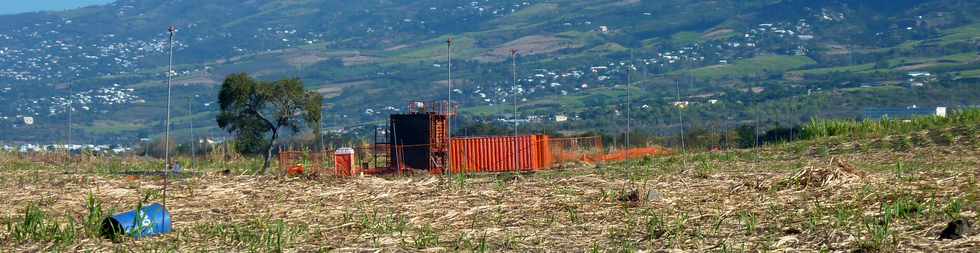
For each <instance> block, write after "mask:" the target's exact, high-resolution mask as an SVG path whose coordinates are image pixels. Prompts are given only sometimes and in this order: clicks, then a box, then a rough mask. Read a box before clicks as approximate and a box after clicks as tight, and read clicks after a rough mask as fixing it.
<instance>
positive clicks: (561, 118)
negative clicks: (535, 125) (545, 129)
mask: <svg viewBox="0 0 980 253" xmlns="http://www.w3.org/2000/svg"><path fill="white" fill-rule="evenodd" d="M565 121H568V116H565V115H555V122H565Z"/></svg>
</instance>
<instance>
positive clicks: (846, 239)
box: [0, 142, 980, 252]
mask: <svg viewBox="0 0 980 253" xmlns="http://www.w3.org/2000/svg"><path fill="white" fill-rule="evenodd" d="M793 145H823V146H829V147H830V149H831V150H829V151H819V152H818V151H814V149H794V146H793ZM849 146H850V145H837V144H817V143H813V142H808V143H802V144H788V145H783V146H779V147H773V148H767V149H763V150H742V151H731V152H726V153H698V154H688V155H677V156H671V157H665V158H653V159H642V160H637V161H631V162H628V163H623V164H610V165H604V166H598V167H596V166H584V165H583V166H576V167H575V168H573V169H567V170H554V171H546V172H539V173H536V174H525V175H512V174H500V175H473V176H468V177H466V176H452V177H450V176H445V177H440V176H428V175H422V176H414V177H392V178H375V177H362V178H352V179H335V178H321V179H317V180H309V179H302V178H260V177H252V176H236V175H234V174H235V173H232V175H230V176H226V175H223V174H221V173H214V172H212V173H206V174H205V175H201V176H198V177H189V178H184V179H179V180H175V181H172V184H171V185H170V187H169V189H170V192H169V199H168V200H167V201H168V205H169V208H170V210H171V212H172V214H173V217H174V227H175V229H176V232H174V233H171V234H168V235H165V236H161V237H157V238H151V239H146V240H141V241H124V242H117V243H113V242H110V241H107V240H103V239H98V238H92V237H90V236H84V235H80V236H78V239H76V240H74V241H71V242H68V243H64V244H55V243H52V242H48V241H32V240H27V241H16V240H14V239H13V238H12V236H11V231H10V229H9V228H8V227H4V226H0V245H2V246H0V251H51V250H58V249H60V250H69V251H87V250H95V251H115V250H123V249H125V250H126V251H129V250H133V251H143V250H178V251H199V250H205V251H279V250H282V251H291V252H292V251H300V252H306V251H319V250H334V251H344V252H350V251H356V252H361V251H376V250H382V251H420V250H424V251H461V250H462V251H593V250H595V251H639V250H658V249H668V250H680V251H689V252H706V251H709V252H728V251H784V252H785V251H804V252H809V251H824V250H826V251H832V252H833V251H837V252H845V251H846V252H850V251H854V250H858V249H862V250H866V251H872V252H873V251H899V250H901V251H918V252H975V251H976V249H977V248H978V247H980V236H977V235H972V236H970V237H967V238H965V239H961V240H955V241H951V240H946V241H940V240H937V239H936V238H937V237H938V233H939V232H940V231H941V230H942V229H943V228H944V226H945V224H946V223H947V222H949V221H951V220H952V219H953V218H960V217H965V218H967V219H971V220H974V221H975V218H976V208H977V206H976V203H977V195H978V189H977V184H976V178H977V177H978V176H980V175H978V173H980V172H978V170H977V168H978V167H980V161H978V160H980V148H978V146H976V145H975V144H973V143H969V144H968V145H965V144H962V143H961V144H957V145H951V146H938V147H924V148H923V147H919V148H912V149H909V150H907V151H903V152H895V151H889V150H881V149H871V150H867V151H855V150H849V149H843V148H841V149H838V147H849ZM822 153H826V154H822ZM0 162H2V163H0V164H3V165H0V166H2V168H0V178H2V179H0V192H2V196H3V198H0V217H2V218H0V221H3V222H2V223H3V224H7V223H11V222H16V221H18V219H20V216H21V214H22V213H23V211H24V210H25V209H27V207H28V206H30V205H32V204H36V205H38V206H40V207H41V209H42V210H43V211H45V212H46V213H47V214H48V216H49V217H50V219H52V220H53V221H57V222H59V223H61V224H69V223H68V220H69V219H74V220H77V221H81V220H82V219H83V218H84V217H85V216H86V212H87V211H86V208H85V207H86V196H87V195H88V194H89V193H92V194H94V196H95V197H96V198H97V199H99V200H101V201H102V205H103V206H104V207H106V208H111V209H113V210H116V211H121V210H129V209H132V207H133V206H135V205H136V203H137V202H138V201H139V199H140V198H141V197H146V196H149V197H150V199H151V200H156V201H160V200H161V197H162V196H161V194H160V192H159V191H158V190H159V189H161V188H162V186H161V179H160V178H159V177H131V176H130V177H127V176H122V175H111V174H105V173H102V174H95V173H92V174H64V173H62V169H61V168H60V167H45V166H35V167H25V166H27V165H26V164H32V163H30V162H21V161H18V158H15V157H11V156H4V155H0ZM14 165H16V166H17V167H14ZM651 192H652V193H653V194H648V193H651ZM637 193H639V194H638V195H639V197H633V196H630V195H636V194H637ZM81 223H82V222H77V223H76V224H81ZM79 226H80V225H79Z"/></svg>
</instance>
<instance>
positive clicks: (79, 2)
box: [0, 0, 112, 14]
mask: <svg viewBox="0 0 980 253" xmlns="http://www.w3.org/2000/svg"><path fill="white" fill-rule="evenodd" d="M110 2H112V0H0V3H2V4H0V14H15V13H22V12H31V11H60V10H67V9H74V8H78V7H83V6H89V5H95V4H106V3H110Z"/></svg>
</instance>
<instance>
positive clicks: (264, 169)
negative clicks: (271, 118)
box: [262, 128, 279, 175]
mask: <svg viewBox="0 0 980 253" xmlns="http://www.w3.org/2000/svg"><path fill="white" fill-rule="evenodd" d="M277 138H279V129H278V128H273V129H272V140H271V141H269V148H268V149H266V152H265V162H264V163H262V174H263V175H269V159H271V158H272V147H275V146H276V139H277Z"/></svg>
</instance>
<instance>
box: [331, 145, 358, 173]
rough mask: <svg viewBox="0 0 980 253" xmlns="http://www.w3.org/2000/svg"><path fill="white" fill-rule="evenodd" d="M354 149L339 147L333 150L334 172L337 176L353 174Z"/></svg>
mask: <svg viewBox="0 0 980 253" xmlns="http://www.w3.org/2000/svg"><path fill="white" fill-rule="evenodd" d="M355 161H357V160H355V159H354V149H352V148H341V149H338V150H337V151H336V152H334V158H333V163H334V174H336V175H338V176H347V177H349V176H353V175H354V170H355V168H354V163H355Z"/></svg>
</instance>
